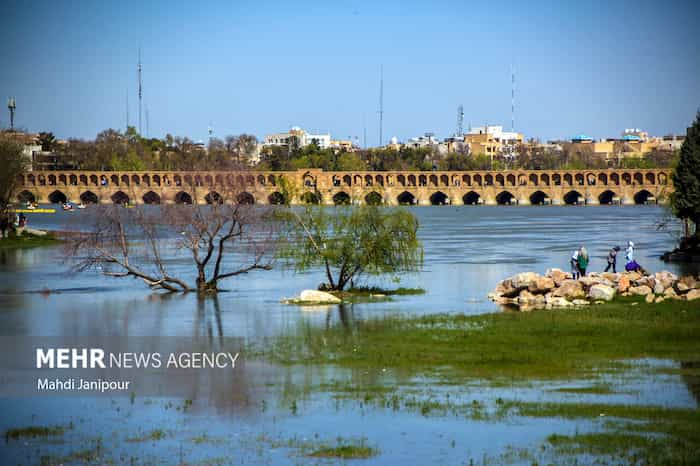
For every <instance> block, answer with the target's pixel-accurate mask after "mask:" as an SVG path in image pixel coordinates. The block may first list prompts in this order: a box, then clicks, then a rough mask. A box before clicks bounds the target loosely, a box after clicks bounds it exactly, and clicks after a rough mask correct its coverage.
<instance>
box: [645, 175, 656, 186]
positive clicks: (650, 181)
mask: <svg viewBox="0 0 700 466" xmlns="http://www.w3.org/2000/svg"><path fill="white" fill-rule="evenodd" d="M645 179H646V182H647V184H656V176H654V174H653V173H647V174H646V176H645Z"/></svg>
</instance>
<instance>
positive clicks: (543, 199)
mask: <svg viewBox="0 0 700 466" xmlns="http://www.w3.org/2000/svg"><path fill="white" fill-rule="evenodd" d="M547 199H549V196H547V193H545V192H544V191H535V192H534V193H532V194H530V204H532V205H545V204H546V203H547Z"/></svg>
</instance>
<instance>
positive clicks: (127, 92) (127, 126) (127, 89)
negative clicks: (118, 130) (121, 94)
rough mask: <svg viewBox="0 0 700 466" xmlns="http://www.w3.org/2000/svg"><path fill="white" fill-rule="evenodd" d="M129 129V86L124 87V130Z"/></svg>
mask: <svg viewBox="0 0 700 466" xmlns="http://www.w3.org/2000/svg"><path fill="white" fill-rule="evenodd" d="M124 131H125V132H126V131H129V88H128V87H127V88H126V129H125V130H124Z"/></svg>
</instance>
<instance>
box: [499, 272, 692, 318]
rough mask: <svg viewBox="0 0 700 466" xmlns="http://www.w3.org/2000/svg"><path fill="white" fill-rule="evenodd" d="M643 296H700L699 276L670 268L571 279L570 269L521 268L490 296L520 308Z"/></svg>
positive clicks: (650, 298) (658, 298)
mask: <svg viewBox="0 0 700 466" xmlns="http://www.w3.org/2000/svg"><path fill="white" fill-rule="evenodd" d="M618 295H619V296H643V297H644V298H645V300H646V302H648V303H651V302H656V303H659V302H661V301H664V300H666V299H680V300H687V301H692V300H695V299H700V280H699V279H697V278H695V277H692V276H686V277H681V278H678V277H677V276H676V275H674V274H672V273H671V272H666V271H663V272H657V273H655V274H654V275H642V274H640V273H637V272H621V273H607V272H603V273H596V272H593V273H590V274H588V275H587V276H585V277H581V278H580V279H578V280H573V279H572V276H571V274H570V273H567V272H564V271H562V270H559V269H550V270H547V273H546V274H544V276H542V275H540V274H538V273H535V272H522V273H519V274H517V275H514V276H512V277H509V278H506V279H505V280H503V281H501V282H499V283H498V285H497V286H496V289H494V290H493V292H491V293H489V295H488V296H489V299H491V300H492V301H494V302H496V303H498V304H509V305H516V306H519V307H520V310H522V311H529V310H532V309H550V308H553V307H567V306H585V305H588V304H591V303H600V302H605V301H610V300H612V299H613V298H614V297H615V296H618Z"/></svg>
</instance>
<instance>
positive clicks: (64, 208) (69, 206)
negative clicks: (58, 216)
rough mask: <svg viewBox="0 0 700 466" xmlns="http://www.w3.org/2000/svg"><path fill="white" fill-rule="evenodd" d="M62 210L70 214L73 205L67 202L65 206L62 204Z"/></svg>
mask: <svg viewBox="0 0 700 466" xmlns="http://www.w3.org/2000/svg"><path fill="white" fill-rule="evenodd" d="M63 210H65V211H67V212H70V211H72V210H73V205H72V204H71V203H69V202H66V203H65V204H63Z"/></svg>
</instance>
